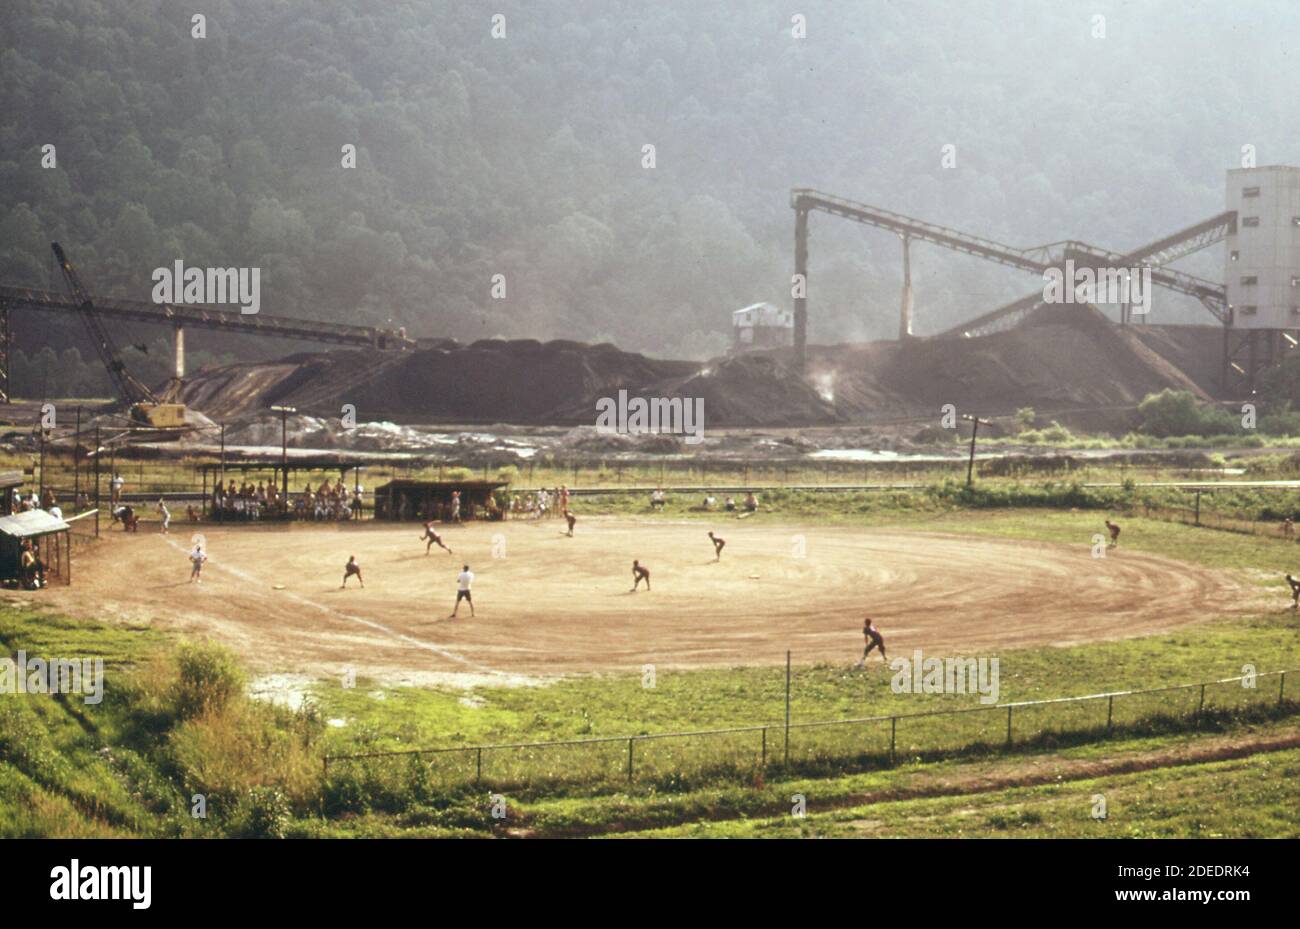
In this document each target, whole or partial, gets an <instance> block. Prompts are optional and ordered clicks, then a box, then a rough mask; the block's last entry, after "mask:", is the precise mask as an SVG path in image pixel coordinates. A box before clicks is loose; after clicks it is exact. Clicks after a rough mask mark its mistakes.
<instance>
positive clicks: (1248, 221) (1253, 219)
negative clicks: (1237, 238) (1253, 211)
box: [1241, 216, 1259, 226]
mask: <svg viewBox="0 0 1300 929" xmlns="http://www.w3.org/2000/svg"><path fill="white" fill-rule="evenodd" d="M1241 224H1242V225H1243V226H1258V225H1259V217H1258V216H1247V217H1246V218H1245V219H1243V220H1242V221H1241Z"/></svg>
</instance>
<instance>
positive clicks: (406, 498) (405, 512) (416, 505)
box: [375, 480, 506, 522]
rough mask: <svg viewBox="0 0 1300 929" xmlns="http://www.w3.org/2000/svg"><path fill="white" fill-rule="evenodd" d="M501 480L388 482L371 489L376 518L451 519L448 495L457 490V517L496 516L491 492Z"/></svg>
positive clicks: (498, 515) (499, 511)
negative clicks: (373, 493)
mask: <svg viewBox="0 0 1300 929" xmlns="http://www.w3.org/2000/svg"><path fill="white" fill-rule="evenodd" d="M505 486H506V482H505V481H415V480H395V481H389V482H388V483H387V484H384V485H383V486H382V487H378V488H376V490H375V517H376V518H377V519H396V520H407V519H419V520H428V519H440V520H442V521H443V522H450V521H451V519H452V507H451V501H452V494H453V493H455V492H457V491H459V492H460V518H461V519H463V520H469V519H500V518H502V513H503V510H502V509H501V508H500V507H498V506H497V504H496V502H495V501H494V500H493V494H494V493H495V492H496V491H498V490H500V489H501V488H502V487H505Z"/></svg>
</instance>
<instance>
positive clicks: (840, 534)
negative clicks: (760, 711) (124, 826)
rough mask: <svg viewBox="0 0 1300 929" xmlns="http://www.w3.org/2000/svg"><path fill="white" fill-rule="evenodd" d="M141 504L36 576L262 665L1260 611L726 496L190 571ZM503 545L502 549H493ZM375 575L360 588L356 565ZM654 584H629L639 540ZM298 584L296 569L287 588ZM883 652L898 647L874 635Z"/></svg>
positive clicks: (691, 659) (646, 647) (843, 656)
mask: <svg viewBox="0 0 1300 929" xmlns="http://www.w3.org/2000/svg"><path fill="white" fill-rule="evenodd" d="M150 528H151V527H149V526H146V525H142V527H141V530H140V532H139V533H138V534H136V535H127V534H124V533H122V532H121V531H120V530H115V531H114V532H112V533H110V535H109V537H108V538H107V539H106V540H105V541H104V542H103V543H101V544H100V545H98V546H94V547H92V548H90V549H88V550H86V551H85V552H84V553H81V552H79V553H78V557H77V560H76V563H75V568H74V585H73V586H72V587H70V588H64V587H57V586H56V587H52V588H50V589H48V590H46V591H41V592H35V593H25V594H21V595H16V596H21V597H23V598H24V599H27V600H31V601H33V602H43V603H48V604H49V605H50V607H51V608H52V609H55V610H59V611H62V612H66V613H68V614H71V615H76V616H85V617H88V618H96V619H107V620H109V621H115V620H116V621H131V622H147V623H149V624H151V625H153V626H154V627H156V628H160V629H165V630H172V631H180V632H183V633H185V634H188V635H192V636H196V637H207V636H210V637H212V638H215V639H218V640H220V641H223V642H225V643H226V644H228V645H230V646H231V647H232V648H234V649H235V650H237V651H238V652H239V653H240V654H241V655H242V656H243V657H244V658H245V659H246V661H247V662H248V663H249V664H250V666H251V667H253V668H254V669H256V670H258V671H262V672H294V673H300V674H301V673H327V674H330V675H334V674H338V673H341V672H342V671H343V670H344V669H347V668H352V669H355V670H356V672H357V674H358V675H364V676H369V677H375V678H377V679H379V680H380V681H383V682H388V683H395V682H398V681H414V682H419V681H422V680H423V681H432V680H439V679H444V680H455V679H459V680H460V681H461V682H462V683H490V682H493V681H497V682H508V681H509V680H510V679H511V678H514V679H516V680H522V679H525V678H526V677H528V676H546V675H553V674H560V673H570V672H585V671H638V670H639V669H640V668H641V666H642V665H645V664H654V665H657V666H659V667H665V668H669V667H692V666H730V665H742V664H779V663H781V662H783V661H784V660H785V651H786V649H787V648H789V649H792V650H793V651H794V653H795V655H796V656H797V658H798V660H799V661H800V662H801V663H806V662H812V661H835V662H844V663H845V664H848V663H850V662H852V661H854V660H856V659H857V658H858V656H859V655H861V652H862V636H861V633H860V629H861V625H862V616H863V613H864V612H865V611H870V613H871V615H872V616H873V617H875V618H876V623H877V627H878V628H879V629H880V631H881V632H882V634H883V635H884V637H885V641H886V643H887V645H888V648H889V650H890V653H891V655H910V654H911V651H912V649H914V648H922V649H924V650H925V651H926V652H927V653H932V654H935V655H943V654H945V653H947V654H954V653H957V652H962V653H964V654H973V653H983V654H988V653H990V652H997V651H998V650H1001V649H1005V648H1008V647H1013V646H1030V645H1044V644H1071V643H1076V642H1084V641H1090V640H1096V639H1106V638H1121V637H1126V636H1136V635H1144V634H1149V633H1152V632H1157V631H1161V630H1167V629H1171V628H1174V627H1177V626H1181V625H1185V624H1188V623H1193V622H1197V621H1201V620H1205V619H1210V618H1213V617H1216V616H1223V615H1229V614H1234V613H1239V612H1243V611H1245V610H1246V609H1248V607H1249V601H1250V600H1251V599H1252V598H1253V597H1254V596H1256V595H1255V593H1254V591H1252V590H1251V589H1250V588H1248V587H1246V586H1245V584H1244V583H1243V582H1242V581H1240V580H1238V579H1237V578H1236V577H1234V576H1233V575H1231V574H1228V573H1226V572H1217V571H1212V570H1209V569H1206V568H1201V567H1197V566H1194V565H1189V564H1185V563H1182V562H1177V561H1173V560H1170V559H1167V558H1161V557H1157V556H1154V555H1149V554H1143V553H1139V552H1134V551H1126V550H1124V549H1123V548H1120V549H1118V550H1117V551H1114V552H1112V553H1110V555H1109V556H1108V557H1106V558H1104V559H1097V558H1093V557H1092V556H1091V547H1090V545H1089V544H1088V543H1089V541H1090V540H1087V539H1085V540H1081V541H1080V544H1078V545H1068V546H1067V545H1050V544H1045V543H1041V542H1019V541H1014V540H1001V539H986V538H974V537H970V536H957V535H940V534H933V533H921V532H909V531H902V530H890V529H864V528H855V527H824V526H803V527H801V526H797V525H791V524H785V525H773V524H770V523H767V522H760V521H759V520H747V521H738V520H735V519H734V518H731V517H725V518H724V517H719V519H718V521H717V522H716V523H715V524H714V525H713V527H712V528H714V530H715V531H716V532H718V534H720V535H721V536H722V537H723V538H725V539H726V541H727V546H726V549H725V551H724V552H723V555H722V559H721V561H718V562H715V561H714V559H713V547H712V545H711V544H710V542H709V539H708V537H707V536H706V535H705V532H706V530H707V529H708V528H710V527H709V526H707V525H705V524H703V523H698V522H668V521H663V520H655V521H644V522H641V521H636V520H632V519H614V518H594V517H593V518H590V519H581V520H580V522H579V523H578V527H577V531H576V535H575V537H574V538H566V537H565V535H564V531H563V528H562V526H561V521H558V520H557V521H550V520H548V521H546V522H542V523H537V522H526V521H517V522H506V523H479V524H475V525H469V526H464V527H460V526H455V527H448V528H444V529H441V530H440V531H441V532H442V534H443V538H444V540H445V541H446V543H447V544H448V545H450V546H451V547H452V549H453V550H454V551H455V552H456V555H455V556H454V557H453V556H451V555H448V554H447V552H445V551H443V550H441V549H439V548H437V547H436V546H435V547H434V549H433V551H432V553H431V554H429V555H427V556H426V555H425V553H424V542H423V541H420V540H419V539H418V536H419V534H420V532H421V528H420V527H419V526H417V525H414V524H411V525H394V524H386V525H385V524H377V525H366V526H361V527H352V526H347V527H339V526H337V525H333V524H294V525H292V526H289V527H282V526H281V527H273V526H267V527H253V528H246V527H239V528H212V527H206V526H205V527H203V528H202V530H201V531H202V532H203V534H204V535H205V536H206V538H207V548H208V553H209V556H210V561H209V562H208V564H207V566H206V567H205V568H204V572H203V573H204V581H203V584H202V585H201V586H196V585H193V584H190V583H188V581H187V578H188V576H189V563H188V559H187V554H188V550H189V547H190V540H191V537H192V535H193V533H194V530H193V529H192V528H190V527H187V526H185V525H184V524H182V525H179V526H175V527H174V528H173V532H172V534H171V535H170V536H162V535H160V534H158V533H157V532H156V531H152V532H151V531H149V530H150ZM494 546H495V549H496V554H497V555H499V556H500V557H493V552H494ZM354 554H355V555H356V556H357V560H358V562H359V563H360V565H361V568H362V572H363V575H364V578H365V582H366V587H365V589H361V588H359V587H358V586H357V584H356V580H355V578H354V579H352V580H350V581H349V583H348V589H346V590H340V589H339V584H340V581H341V580H342V577H343V565H344V562H346V561H347V559H348V556H349V555H354ZM633 558H639V559H641V561H642V563H643V564H645V565H646V566H648V567H649V568H650V570H651V582H652V585H653V589H652V590H651V591H649V592H647V591H646V590H645V589H644V587H643V588H642V590H641V591H640V592H638V593H631V592H630V588H631V584H632V574H631V566H632V559H633ZM464 562H468V563H469V565H470V566H471V568H472V570H473V571H474V573H475V575H476V579H475V582H474V588H473V593H474V602H475V607H476V608H477V611H478V615H477V617H475V618H472V619H471V618H470V615H469V610H468V609H467V608H465V607H466V605H465V604H462V609H461V613H460V617H459V618H457V619H449V618H448V614H449V613H450V612H451V608H452V605H453V602H454V600H455V591H456V576H457V574H458V573H459V572H460V568H461V564H462V563H464ZM279 585H283V589H275V588H276V587H277V586H279ZM872 661H873V662H879V661H880V659H879V658H877V657H876V656H875V655H873V656H872Z"/></svg>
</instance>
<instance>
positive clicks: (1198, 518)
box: [1196, 490, 1201, 526]
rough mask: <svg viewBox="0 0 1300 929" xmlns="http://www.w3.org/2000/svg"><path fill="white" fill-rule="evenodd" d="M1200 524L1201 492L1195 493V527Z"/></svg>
mask: <svg viewBox="0 0 1300 929" xmlns="http://www.w3.org/2000/svg"><path fill="white" fill-rule="evenodd" d="M1200 524H1201V492H1200V491H1199V490H1198V491H1197V492H1196V525H1198V526H1199V525H1200Z"/></svg>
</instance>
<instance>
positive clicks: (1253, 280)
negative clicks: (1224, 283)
mask: <svg viewBox="0 0 1300 929" xmlns="http://www.w3.org/2000/svg"><path fill="white" fill-rule="evenodd" d="M1241 282H1242V283H1243V284H1245V285H1247V286H1251V285H1253V284H1258V283H1259V278H1257V277H1256V276H1255V275H1253V274H1248V275H1246V276H1245V277H1243V278H1242V279H1241Z"/></svg>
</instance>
